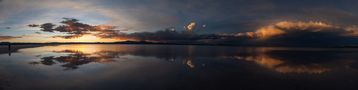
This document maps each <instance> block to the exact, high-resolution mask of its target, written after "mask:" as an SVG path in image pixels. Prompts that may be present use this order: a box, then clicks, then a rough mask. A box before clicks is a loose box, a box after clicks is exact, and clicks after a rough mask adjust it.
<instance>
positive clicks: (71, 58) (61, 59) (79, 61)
mask: <svg viewBox="0 0 358 90" xmlns="http://www.w3.org/2000/svg"><path fill="white" fill-rule="evenodd" d="M55 53H69V54H68V55H66V56H58V57H55V56H48V57H43V58H41V61H40V62H30V64H40V63H41V64H43V65H48V66H51V65H55V64H58V63H63V64H62V65H61V66H62V67H65V68H66V69H77V68H78V66H81V65H85V64H89V63H107V62H114V60H112V59H114V58H115V54H113V52H97V53H92V54H86V53H84V52H80V51H72V50H64V51H55Z"/></svg>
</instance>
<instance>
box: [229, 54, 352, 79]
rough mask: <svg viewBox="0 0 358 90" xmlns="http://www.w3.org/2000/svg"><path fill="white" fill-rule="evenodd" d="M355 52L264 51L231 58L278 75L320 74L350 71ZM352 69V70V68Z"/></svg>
mask: <svg viewBox="0 0 358 90" xmlns="http://www.w3.org/2000/svg"><path fill="white" fill-rule="evenodd" d="M355 54H358V53H357V52H355V51H342V50H333V51H317V50H264V51H258V52H251V53H249V54H247V52H246V54H244V53H239V54H238V55H236V56H233V57H232V58H235V59H238V60H245V61H248V62H253V63H255V64H257V65H259V66H261V67H264V68H267V69H270V70H273V71H276V72H279V73H308V74H322V73H326V72H329V71H331V70H334V69H342V68H345V69H352V68H347V67H352V65H354V64H353V63H356V58H358V57H357V56H355ZM353 69H354V68H353Z"/></svg>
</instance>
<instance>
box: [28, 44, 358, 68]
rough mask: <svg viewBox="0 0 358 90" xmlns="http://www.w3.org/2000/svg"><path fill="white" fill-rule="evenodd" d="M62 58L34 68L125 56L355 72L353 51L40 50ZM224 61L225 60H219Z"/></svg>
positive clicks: (119, 47)
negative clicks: (236, 61)
mask: <svg viewBox="0 0 358 90" xmlns="http://www.w3.org/2000/svg"><path fill="white" fill-rule="evenodd" d="M40 49H43V50H47V51H51V52H53V53H64V54H66V55H65V56H47V57H42V58H41V61H37V62H32V63H33V64H43V65H53V64H58V63H62V64H63V65H62V67H66V68H67V69H76V68H78V66H80V65H85V64H89V63H107V62H114V61H116V59H120V57H121V56H124V55H133V56H140V57H155V58H159V59H162V60H166V61H168V62H177V61H179V62H182V64H184V65H185V66H186V67H188V68H189V69H193V68H196V67H195V65H201V64H203V63H202V62H196V60H197V59H198V58H212V59H216V60H222V59H225V58H233V59H238V60H244V61H247V62H253V63H255V64H256V65H259V66H261V67H264V68H266V69H270V70H273V71H275V72H279V73H310V74H320V73H325V72H329V71H332V70H334V69H337V68H346V69H347V67H350V68H351V69H352V68H353V69H356V68H355V67H356V66H355V65H354V64H353V63H357V62H356V58H358V56H356V54H358V52H357V51H355V50H346V49H317V48H316V49H307V48H266V47H262V48H253V47H251V48H250V47H249V48H240V47H213V46H175V45H172V46H171V45H169V46H168V45H60V46H54V47H44V48H40ZM222 57H225V58H222Z"/></svg>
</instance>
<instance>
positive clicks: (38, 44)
mask: <svg viewBox="0 0 358 90" xmlns="http://www.w3.org/2000/svg"><path fill="white" fill-rule="evenodd" d="M62 44H139V45H141V44H154V45H203V46H242V47H245V46H249V47H317V48H358V44H357V45H315V44H300V45H291V44H272V43H260V44H230V43H197V42H185V43H165V42H148V41H122V42H48V43H26V42H21V43H18V42H16V43H9V42H0V47H1V48H0V49H1V50H5V49H6V50H7V47H8V45H22V46H21V47H29V46H30V47H31V46H43V45H62ZM21 47H18V48H21ZM18 48H16V47H14V48H12V49H15V50H16V49H18Z"/></svg>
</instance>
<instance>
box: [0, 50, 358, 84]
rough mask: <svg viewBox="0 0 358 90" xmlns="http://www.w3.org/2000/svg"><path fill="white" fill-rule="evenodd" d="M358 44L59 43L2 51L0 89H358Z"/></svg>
mask: <svg viewBox="0 0 358 90" xmlns="http://www.w3.org/2000/svg"><path fill="white" fill-rule="evenodd" d="M357 61H358V49H352V48H346V49H342V48H340V49H339V48H335V49H334V48H330V49H329V48H326V49H325V48H278V47H275V48H272V47H256V48H254V47H223V46H175V45H90V44H89V45H59V46H42V47H33V48H23V49H19V50H17V51H16V52H12V53H11V54H10V53H2V54H0V90H1V89H5V90H8V89H9V90H18V89H24V90H41V89H44V90H54V89H60V90H62V89H71V90H79V89H86V90H89V89H98V90H110V89H116V90H119V89H121V90H128V89H129V90H138V89H150V90H162V89H166V90H176V89H179V90H187V89H194V90H208V89H213V90H224V89H230V90H240V89H243V90H253V89H259V90H275V89H282V90H292V89H299V90H307V89H313V90H318V89H337V90H358V62H357Z"/></svg>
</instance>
